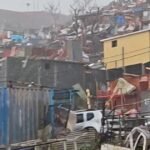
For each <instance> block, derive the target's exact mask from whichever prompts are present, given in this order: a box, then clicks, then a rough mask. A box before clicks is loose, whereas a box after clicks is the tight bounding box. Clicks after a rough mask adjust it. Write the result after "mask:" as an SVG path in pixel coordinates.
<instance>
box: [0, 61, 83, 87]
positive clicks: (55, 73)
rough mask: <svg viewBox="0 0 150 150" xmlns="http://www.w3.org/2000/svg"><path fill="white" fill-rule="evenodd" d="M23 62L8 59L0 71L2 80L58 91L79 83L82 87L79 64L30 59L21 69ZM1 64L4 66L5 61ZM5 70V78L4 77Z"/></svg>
mask: <svg viewBox="0 0 150 150" xmlns="http://www.w3.org/2000/svg"><path fill="white" fill-rule="evenodd" d="M23 60H25V59H24V58H8V59H7V66H6V65H3V66H2V68H1V70H0V77H1V74H2V80H7V81H13V82H16V81H17V82H19V81H20V82H34V83H35V84H40V85H42V86H48V87H56V88H60V89H61V88H70V87H72V85H74V84H76V83H80V84H81V86H82V87H84V66H83V64H81V63H72V62H62V61H49V60H33V59H32V60H31V59H30V60H28V61H27V64H26V67H23V63H22V61H23ZM3 64H6V61H4V62H3ZM6 68H7V69H6ZM6 70H7V76H4V75H3V74H4V72H5V71H6ZM3 78H5V79H3Z"/></svg>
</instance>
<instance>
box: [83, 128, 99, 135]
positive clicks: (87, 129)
mask: <svg viewBox="0 0 150 150" xmlns="http://www.w3.org/2000/svg"><path fill="white" fill-rule="evenodd" d="M84 131H85V132H88V133H89V134H90V135H93V136H95V137H97V136H98V135H99V134H98V132H97V131H96V129H94V128H93V127H88V128H85V129H84Z"/></svg>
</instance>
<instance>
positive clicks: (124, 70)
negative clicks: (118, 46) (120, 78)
mask: <svg viewBox="0 0 150 150" xmlns="http://www.w3.org/2000/svg"><path fill="white" fill-rule="evenodd" d="M122 68H123V73H125V72H126V69H125V56H124V47H122Z"/></svg>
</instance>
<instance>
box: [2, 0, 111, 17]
mask: <svg viewBox="0 0 150 150" xmlns="http://www.w3.org/2000/svg"><path fill="white" fill-rule="evenodd" d="M48 1H50V0H0V9H8V10H16V11H27V10H30V11H32V10H42V9H43V8H44V6H45V5H46V4H47V2H48ZM51 1H54V2H55V3H58V1H59V2H60V5H61V11H62V12H63V13H65V14H67V13H69V6H70V4H71V3H72V0H51ZM77 1H78V0H77ZM110 1H112V0H95V2H96V3H97V4H98V5H99V6H103V5H105V4H107V3H109V2H110ZM27 3H30V4H31V6H30V7H27V6H26V4H27Z"/></svg>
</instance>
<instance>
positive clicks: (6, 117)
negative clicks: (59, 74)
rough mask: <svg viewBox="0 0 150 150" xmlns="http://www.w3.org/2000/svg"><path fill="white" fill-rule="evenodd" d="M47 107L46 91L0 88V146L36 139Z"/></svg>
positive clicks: (47, 94)
mask: <svg viewBox="0 0 150 150" xmlns="http://www.w3.org/2000/svg"><path fill="white" fill-rule="evenodd" d="M47 106H49V90H48V89H47V90H45V89H42V90H41V89H28V88H0V144H12V143H18V142H23V141H27V140H33V139H36V138H38V130H39V129H40V128H43V127H44V116H45V107H47Z"/></svg>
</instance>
